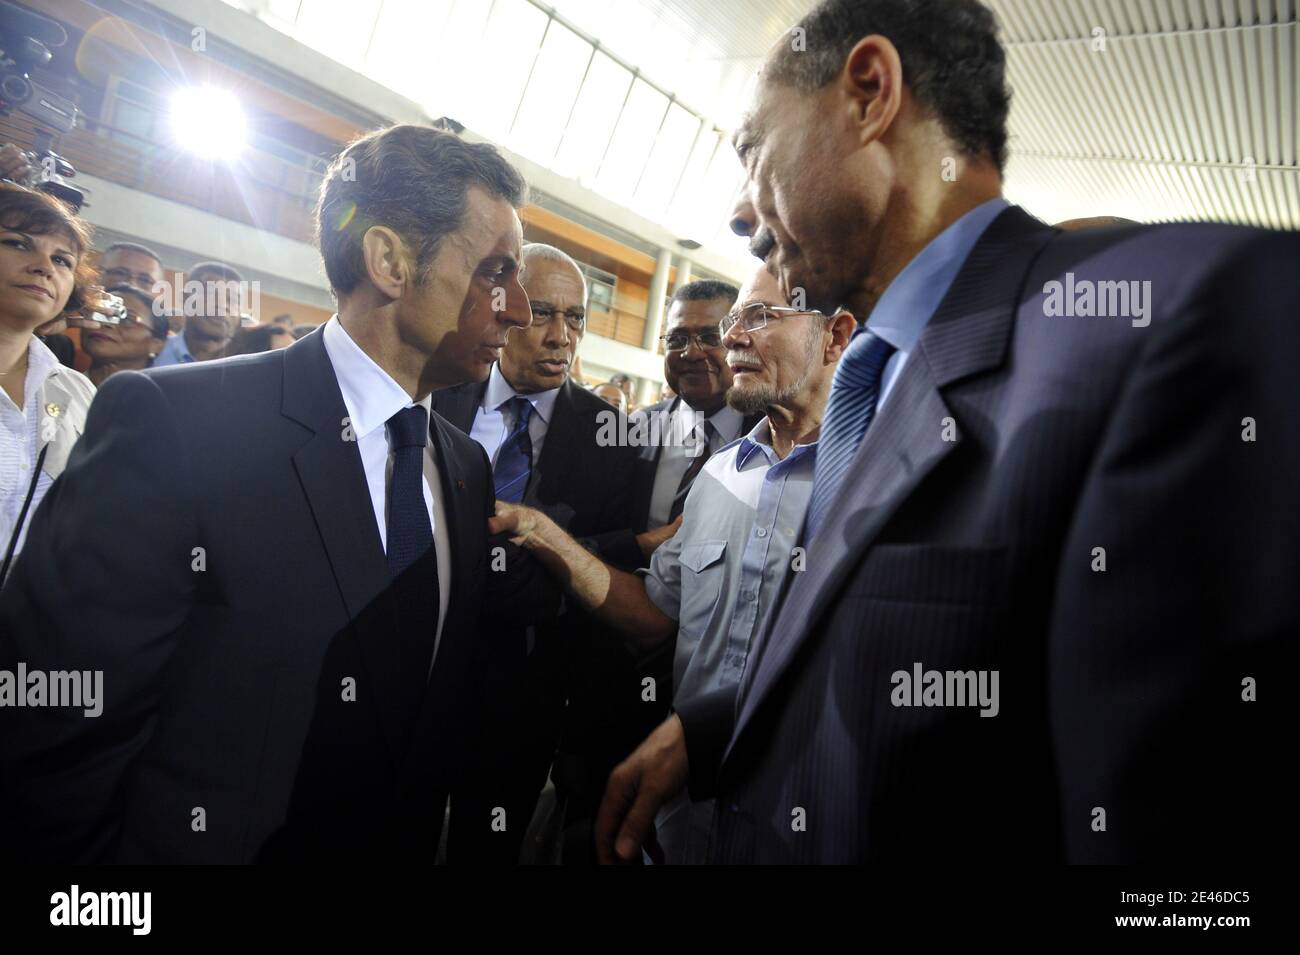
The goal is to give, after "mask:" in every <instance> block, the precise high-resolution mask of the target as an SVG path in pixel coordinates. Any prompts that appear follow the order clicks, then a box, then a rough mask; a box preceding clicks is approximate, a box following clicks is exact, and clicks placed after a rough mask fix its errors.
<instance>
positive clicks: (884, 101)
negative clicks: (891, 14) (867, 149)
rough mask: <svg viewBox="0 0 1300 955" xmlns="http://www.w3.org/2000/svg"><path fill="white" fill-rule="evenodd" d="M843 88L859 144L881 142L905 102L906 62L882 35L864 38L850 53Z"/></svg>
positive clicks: (841, 85)
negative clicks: (904, 74) (904, 70)
mask: <svg viewBox="0 0 1300 955" xmlns="http://www.w3.org/2000/svg"><path fill="white" fill-rule="evenodd" d="M839 85H840V91H841V92H842V93H843V94H844V96H845V98H846V100H847V102H848V104H849V109H850V121H851V122H852V124H853V126H854V127H855V128H856V129H857V131H858V139H859V141H860V142H862V143H863V144H864V145H865V144H866V143H871V142H876V141H878V140H879V139H880V138H881V137H883V136H884V135H885V132H886V131H887V130H888V129H889V127H890V126H892V125H893V123H894V117H895V116H897V115H898V110H899V108H900V107H901V106H902V102H903V61H902V60H901V59H899V56H898V50H897V48H896V47H895V46H894V44H893V43H891V42H890V41H889V40H888V39H887V38H886V37H883V36H880V35H879V34H875V33H873V34H872V35H871V36H864V37H863V38H862V39H861V40H859V41H858V42H857V44H856V45H855V46H854V47H853V49H852V50H850V51H849V55H848V58H847V59H846V60H845V61H844V70H843V72H842V73H841V74H840V79H839Z"/></svg>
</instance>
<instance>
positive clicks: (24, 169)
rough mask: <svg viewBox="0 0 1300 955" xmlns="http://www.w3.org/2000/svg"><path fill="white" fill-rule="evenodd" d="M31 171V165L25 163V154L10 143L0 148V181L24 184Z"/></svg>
mask: <svg viewBox="0 0 1300 955" xmlns="http://www.w3.org/2000/svg"><path fill="white" fill-rule="evenodd" d="M31 171H32V165H31V163H29V162H28V161H27V154H26V153H24V152H23V151H22V150H21V149H19V148H18V147H17V146H15V145H13V144H12V143H5V144H4V145H3V146H0V179H10V180H12V181H14V182H26V181H27V176H28V175H29V174H30V173H31Z"/></svg>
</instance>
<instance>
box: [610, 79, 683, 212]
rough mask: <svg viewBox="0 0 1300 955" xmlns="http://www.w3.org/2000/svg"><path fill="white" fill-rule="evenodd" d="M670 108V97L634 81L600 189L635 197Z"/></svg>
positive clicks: (612, 194)
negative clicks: (647, 161)
mask: <svg viewBox="0 0 1300 955" xmlns="http://www.w3.org/2000/svg"><path fill="white" fill-rule="evenodd" d="M667 107H668V97H667V96H664V94H663V93H660V92H659V91H658V90H656V89H655V88H654V87H652V86H651V85H650V84H649V83H645V82H642V81H641V80H637V81H636V82H635V83H633V84H632V94H631V95H630V96H629V97H628V99H627V106H626V107H624V109H623V115H622V117H621V118H620V119H619V121H618V127H617V128H616V129H615V130H614V136H613V138H612V139H611V140H610V143H609V152H608V153H607V154H606V156H605V162H604V164H603V165H602V166H601V167H600V177H599V178H598V179H597V180H596V188H597V189H598V190H600V191H601V192H603V193H604V194H605V195H607V196H609V197H610V198H611V199H617V200H618V201H619V202H623V203H627V202H629V201H630V200H631V198H632V190H633V189H635V188H636V183H637V180H638V179H639V178H640V177H641V170H642V169H644V168H645V164H646V156H647V155H648V154H649V153H650V148H651V147H652V146H653V145H654V141H655V135H656V134H657V133H658V132H659V125H660V123H662V122H663V119H664V110H665V109H667Z"/></svg>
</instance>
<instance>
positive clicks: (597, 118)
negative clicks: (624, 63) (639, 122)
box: [552, 53, 632, 181]
mask: <svg viewBox="0 0 1300 955" xmlns="http://www.w3.org/2000/svg"><path fill="white" fill-rule="evenodd" d="M631 82H632V74H631V73H630V72H628V71H627V70H625V69H623V67H621V66H619V65H618V64H617V63H615V62H614V61H613V60H611V59H610V58H609V57H608V56H606V55H605V54H603V53H597V54H596V56H595V58H594V59H593V60H592V61H591V69H590V70H589V71H588V73H587V81H586V82H585V83H583V84H582V92H581V93H579V94H578V102H577V105H576V106H575V107H574V110H573V119H572V120H570V121H569V128H568V130H567V131H566V132H565V134H564V140H563V142H561V143H560V152H559V155H557V156H556V158H555V164H554V166H553V167H552V168H554V169H555V171H556V172H558V173H559V174H560V175H562V176H568V177H569V178H570V179H578V180H580V181H581V180H585V179H586V178H588V177H590V176H591V175H592V174H593V173H595V171H596V167H597V166H598V165H600V159H601V156H603V155H604V154H605V146H606V145H608V143H609V137H610V134H611V133H612V132H613V131H614V123H615V122H616V121H617V120H618V111H619V107H620V106H622V105H623V98H624V97H625V96H626V95H627V90H628V86H629V85H630V84H631Z"/></svg>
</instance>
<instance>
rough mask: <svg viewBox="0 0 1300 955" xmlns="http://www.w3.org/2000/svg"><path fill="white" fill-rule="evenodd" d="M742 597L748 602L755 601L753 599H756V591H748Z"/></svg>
mask: <svg viewBox="0 0 1300 955" xmlns="http://www.w3.org/2000/svg"><path fill="white" fill-rule="evenodd" d="M740 596H742V597H744V598H745V599H746V600H753V599H754V591H752V590H746V591H745V592H744V593H743V594H741V595H740Z"/></svg>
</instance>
